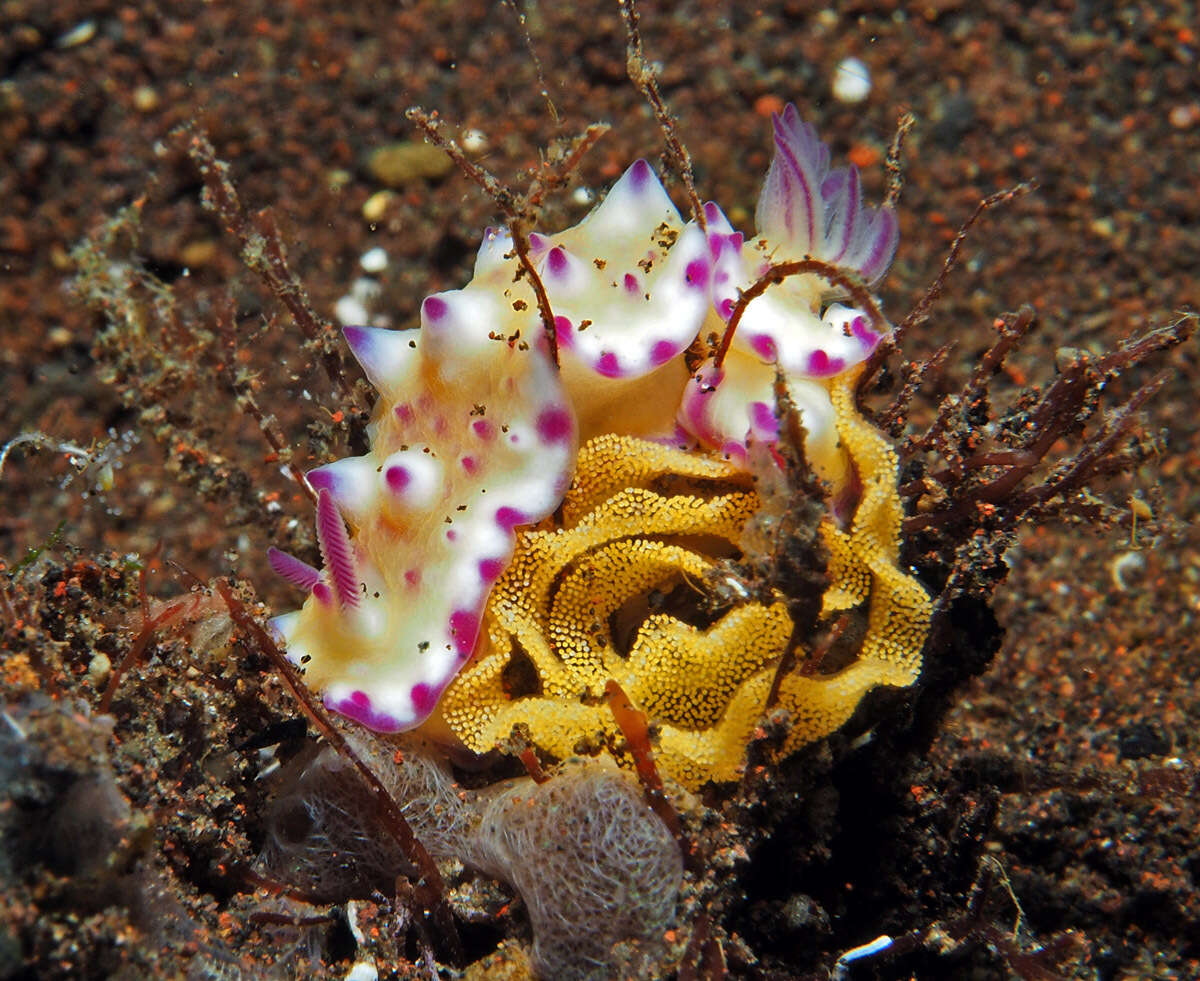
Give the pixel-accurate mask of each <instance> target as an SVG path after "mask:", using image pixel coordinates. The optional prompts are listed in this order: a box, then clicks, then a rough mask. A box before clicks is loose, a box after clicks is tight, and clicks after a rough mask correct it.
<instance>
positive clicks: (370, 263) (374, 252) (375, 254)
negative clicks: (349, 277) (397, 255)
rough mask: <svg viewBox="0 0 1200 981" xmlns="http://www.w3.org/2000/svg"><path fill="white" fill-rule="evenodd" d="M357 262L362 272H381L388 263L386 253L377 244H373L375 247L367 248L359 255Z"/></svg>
mask: <svg viewBox="0 0 1200 981" xmlns="http://www.w3.org/2000/svg"><path fill="white" fill-rule="evenodd" d="M358 264H359V265H360V266H362V267H363V271H364V272H369V273H379V272H383V271H384V270H385V269H386V268H387V265H388V254H387V252H385V251H384V250H383V249H381V248H380V247H379V246H375V248H373V249H368V250H367V251H366V252H364V253H363V254H362V256H361V257H359V260H358Z"/></svg>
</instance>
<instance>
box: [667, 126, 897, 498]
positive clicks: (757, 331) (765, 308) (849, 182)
mask: <svg viewBox="0 0 1200 981" xmlns="http://www.w3.org/2000/svg"><path fill="white" fill-rule="evenodd" d="M773 123H774V128H775V156H774V158H773V159H772V161H771V167H770V170H768V172H767V179H766V181H765V183H764V184H763V189H762V193H761V195H760V196H759V199H758V208H757V210H756V212H755V224H756V225H757V228H758V232H757V235H756V236H755V237H754V238H753V239H752V240H751V241H750V242H749V243H747V242H745V240H744V238H743V236H742V234H741V233H740V232H735V231H734V230H733V227H732V226H731V225H730V224H729V221H728V220H727V219H726V218H725V216H724V214H722V212H721V210H720V208H718V207H717V206H716V205H715V204H711V203H710V204H708V205H706V206H705V211H706V215H705V217H706V218H707V225H708V232H709V241H710V244H711V250H712V255H713V258H714V267H715V268H714V272H713V310H714V311H715V312H716V314H717V316H718V317H719V318H720V320H721V325H722V328H723V326H724V323H725V322H727V321H728V320H729V318H730V317H731V315H732V314H733V311H734V307H735V305H736V303H737V301H738V298H739V295H740V292H741V291H742V290H745V289H747V288H748V287H750V286H751V285H753V283H754V282H755V281H756V280H757V279H758V278H759V277H760V276H762V275H763V274H764V273H766V272H767V270H768V269H769V268H770V267H771V266H772V265H774V264H778V263H782V262H786V261H789V260H795V259H805V258H812V259H820V260H822V261H823V262H826V263H828V264H829V265H831V266H836V267H837V268H838V269H840V270H843V271H847V272H850V273H852V274H854V275H856V276H857V277H858V278H860V279H861V280H862V282H863V283H864V285H866V286H871V285H873V284H874V283H876V282H877V281H878V280H879V279H880V278H881V277H882V276H883V274H884V273H885V272H886V271H887V269H888V267H889V266H890V265H891V262H892V258H893V257H894V255H895V253H896V244H897V241H898V239H899V227H898V225H897V222H896V215H895V213H894V212H893V211H892V209H891V208H887V207H882V208H878V209H876V208H868V207H865V206H864V205H863V202H862V191H861V188H860V186H859V178H858V170H857V169H856V168H855V167H854V166H853V165H851V166H849V167H845V168H838V169H835V170H831V169H830V167H829V160H830V155H829V149H828V147H826V146H825V144H823V143H822V142H821V141H820V139H819V138H818V137H817V134H816V130H814V129H813V127H812V126H811V125H810V124H808V123H804V122H802V121H801V119H800V114H799V113H798V112H797V111H796V107H795V106H794V105H789V106H788V107H787V109H786V110H785V111H784V113H783V116H782V117H780V116H774V117H773ZM836 296H837V289H836V287H834V286H833V285H832V284H830V283H829V282H828V281H826V280H824V279H822V278H821V276H820V275H818V274H816V273H809V274H806V275H799V276H791V277H789V278H787V279H785V280H784V281H783V282H782V283H780V284H778V285H777V286H775V287H774V288H772V289H769V290H768V291H767V292H766V293H764V294H763V295H762V296H759V297H756V298H755V299H754V300H752V301H751V302H750V303H749V305H748V306H747V308H746V311H745V314H744V315H743V317H742V319H741V322H740V324H739V326H738V329H737V331H736V333H735V334H734V336H733V344H732V346H731V348H730V350H729V352H728V354H727V355H726V357H725V359H724V362H723V363H722V364H721V365H720V367H719V368H718V367H717V366H716V365H715V364H714V362H713V360H712V359H709V360H707V361H705V362H704V363H703V364H702V365H701V366H700V367H699V369H698V370H697V371H695V372H694V373H693V375H694V377H693V379H692V382H691V384H690V385H689V386H688V388H687V392H686V394H685V395H684V398H683V405H682V409H681V412H680V421H681V423H682V424H683V425H684V427H685V428H686V429H687V430H688V431H690V432H691V433H692V434H693V435H695V436H696V437H697V438H698V439H699V440H700V442H701V443H702V444H703V445H705V446H708V447H711V448H713V449H718V450H721V451H722V452H724V453H727V454H730V455H731V456H734V457H742V458H744V456H745V452H746V444H747V440H750V439H752V440H756V441H759V442H769V441H771V440H773V439H774V438H775V437H776V435H777V434H778V420H777V412H776V411H775V396H774V388H775V375H776V368H777V367H778V369H779V370H781V371H782V372H783V374H784V376H785V377H786V378H787V381H788V389H789V394H790V395H791V399H792V402H793V403H794V404H795V405H796V406H797V408H798V409H799V410H800V413H801V416H802V417H803V421H804V426H805V428H806V430H807V431H808V437H807V443H806V451H807V454H808V457H809V460H810V461H811V462H812V464H813V466H814V467H815V468H816V469H817V472H818V473H820V475H821V476H822V477H824V478H825V479H827V480H830V481H836V479H837V478H838V476H839V475H840V474H842V473H844V472H845V470H846V466H845V461H844V459H841V458H840V457H839V452H838V446H837V430H836V427H835V425H834V418H833V408H832V402H831V400H830V396H829V392H828V379H830V378H834V377H836V376H838V375H840V374H842V373H843V372H845V371H847V370H849V369H851V368H853V367H854V366H855V365H857V364H860V363H862V362H863V361H864V360H866V358H867V357H869V356H870V355H871V353H872V352H873V351H874V350H875V347H876V345H877V344H878V343H879V341H880V340H881V339H882V337H881V335H879V334H878V333H876V332H875V331H874V330H873V329H872V327H871V324H870V321H869V320H868V318H867V316H866V314H865V313H864V312H863V311H861V310H855V309H852V308H850V307H846V306H843V305H842V304H841V303H832V304H831V303H830V302H829V301H830V300H831V299H832V298H835V297H836Z"/></svg>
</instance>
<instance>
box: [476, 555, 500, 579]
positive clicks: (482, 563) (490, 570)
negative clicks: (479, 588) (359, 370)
mask: <svg viewBox="0 0 1200 981" xmlns="http://www.w3.org/2000/svg"><path fill="white" fill-rule="evenodd" d="M503 571H504V560H503V559H480V560H479V578H480V579H482V580H483V581H484V582H486V583H489V584H490V583H493V582H495V581H496V580H497V579H499V578H500V574H501V573H502V572H503Z"/></svg>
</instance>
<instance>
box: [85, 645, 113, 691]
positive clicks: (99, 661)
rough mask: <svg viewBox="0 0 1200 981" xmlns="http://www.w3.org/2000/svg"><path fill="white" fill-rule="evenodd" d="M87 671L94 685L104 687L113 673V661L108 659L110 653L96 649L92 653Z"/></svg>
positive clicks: (94, 686)
mask: <svg viewBox="0 0 1200 981" xmlns="http://www.w3.org/2000/svg"><path fill="white" fill-rule="evenodd" d="M87 673H88V680H89V681H90V682H91V683H92V687H93V688H102V687H104V683H105V682H106V681H108V676H109V675H110V674H112V661H110V660H109V659H108V655H107V654H105V653H104V652H103V651H96V653H95V654H93V655H92V659H91V660H90V661H88V666H87Z"/></svg>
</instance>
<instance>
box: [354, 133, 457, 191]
mask: <svg viewBox="0 0 1200 981" xmlns="http://www.w3.org/2000/svg"><path fill="white" fill-rule="evenodd" d="M453 169H454V161H452V160H451V159H450V158H449V157H448V156H447V155H446V154H445V153H443V152H442V151H441V150H439V149H438V148H437V147H435V146H433V145H431V144H429V143H418V142H417V141H415V140H404V141H403V142H400V143H391V144H389V145H388V146H381V147H380V148H379V149H378V150H375V151H374V152H372V154H371V156H370V157H369V158H368V159H367V170H368V171H369V172H370V174H371V176H372V177H374V178H375V179H376V180H377V181H379V182H380V183H383V184H386V185H387V186H388V187H403V186H404V185H405V184H412V183H414V182H416V181H424V180H434V179H436V178H438V177H445V176H446V175H447V174H448V173H450V171H451V170H453Z"/></svg>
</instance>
